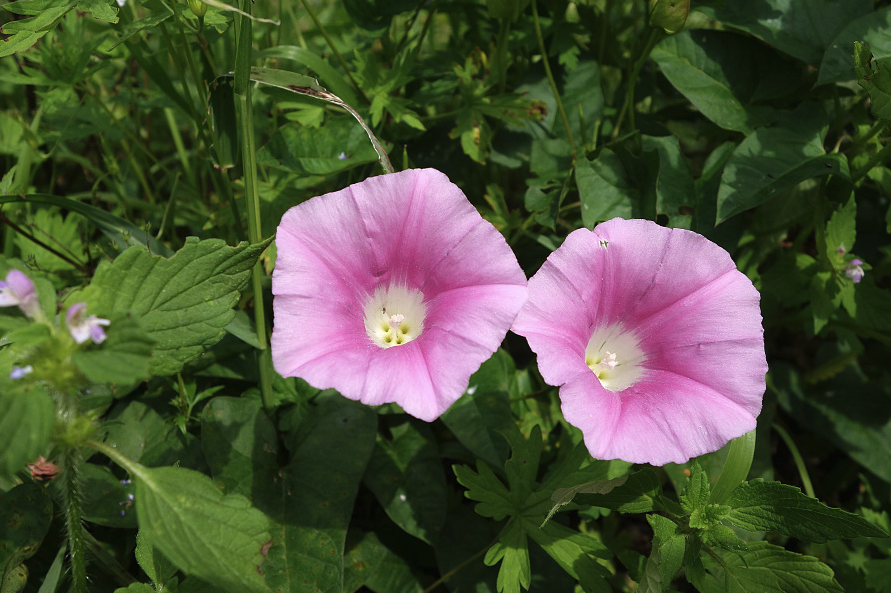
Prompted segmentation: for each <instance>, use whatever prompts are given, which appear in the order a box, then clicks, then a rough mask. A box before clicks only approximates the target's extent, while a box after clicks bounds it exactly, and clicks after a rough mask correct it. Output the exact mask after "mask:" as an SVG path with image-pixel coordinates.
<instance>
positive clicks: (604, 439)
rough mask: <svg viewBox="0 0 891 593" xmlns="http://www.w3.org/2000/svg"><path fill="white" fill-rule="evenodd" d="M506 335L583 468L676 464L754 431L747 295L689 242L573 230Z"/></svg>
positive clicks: (644, 232)
mask: <svg viewBox="0 0 891 593" xmlns="http://www.w3.org/2000/svg"><path fill="white" fill-rule="evenodd" d="M512 329H513V331H514V332H516V333H518V334H520V335H522V336H525V337H526V339H527V340H528V341H529V345H530V346H531V348H532V350H533V351H535V353H536V354H537V355H538V368H539V369H540V370H541V374H542V377H544V379H545V381H547V382H548V383H549V384H551V385H559V386H561V387H560V399H561V402H562V407H563V414H564V416H565V417H566V420H567V421H568V422H569V423H570V424H572V425H573V426H576V427H578V428H580V429H581V431H582V433H583V435H584V438H585V444H586V445H587V447H588V450H589V451H590V452H591V455H593V456H594V457H597V458H600V459H623V460H625V461H630V462H634V463H651V464H653V465H664V464H665V463H669V462H675V463H681V462H684V461H686V460H688V459H690V458H691V457H695V456H698V455H702V454H704V453H708V452H711V451H715V450H717V449H719V448H720V447H722V446H723V445H724V444H726V443H727V442H728V441H729V440H730V439H732V438H734V437H737V436H740V435H742V434H744V433H746V432H748V431H750V430H752V429H753V428H755V418H756V416H757V415H758V413H759V411H760V410H761V399H762V397H763V395H764V388H765V380H764V375H765V373H766V372H767V361H766V358H765V355H764V338H763V329H762V327H761V313H760V310H759V295H758V291H757V290H755V288H754V287H753V286H752V283H751V282H750V281H749V280H748V278H746V277H745V276H744V275H743V274H742V273H740V272H739V271H738V270H737V269H736V266H735V265H734V263H733V260H732V259H731V258H730V256H729V255H728V254H727V252H726V251H724V250H723V249H721V248H720V247H718V246H717V245H715V244H714V243H712V242H710V241H709V240H708V239H706V238H704V237H702V236H700V235H697V234H696V233H692V232H690V231H685V230H681V229H666V228H663V227H660V226H658V225H656V224H655V223H653V222H649V221H645V220H621V219H613V220H610V221H609V222H605V223H603V224H601V225H599V226H598V227H597V228H595V229H594V231H593V232H592V231H589V230H586V229H580V230H577V231H574V232H573V233H571V234H570V235H569V236H568V237H567V238H566V241H565V242H564V243H563V245H562V246H561V247H560V248H559V249H557V251H555V252H554V253H552V254H551V256H550V257H548V259H547V261H546V262H545V264H544V265H543V266H542V267H541V269H540V270H539V271H538V273H536V274H535V276H533V277H532V278H531V279H530V280H529V299H528V301H527V302H526V304H525V305H524V306H523V308H522V310H521V311H520V314H519V315H518V316H517V320H516V321H515V322H514V326H513V328H512Z"/></svg>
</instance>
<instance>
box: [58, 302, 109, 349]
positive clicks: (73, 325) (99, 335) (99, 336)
mask: <svg viewBox="0 0 891 593" xmlns="http://www.w3.org/2000/svg"><path fill="white" fill-rule="evenodd" d="M65 323H66V324H67V325H68V333H69V334H71V337H72V339H73V340H74V341H75V342H77V343H78V344H83V343H84V342H86V341H87V340H89V339H92V340H93V343H95V344H101V343H102V342H104V341H105V330H104V329H102V326H103V325H109V324H110V323H111V322H110V321H109V320H108V319H102V318H101V317H96V316H95V315H90V316H89V317H87V304H86V303H76V304H74V305H71V307H69V309H68V313H67V314H66V315H65Z"/></svg>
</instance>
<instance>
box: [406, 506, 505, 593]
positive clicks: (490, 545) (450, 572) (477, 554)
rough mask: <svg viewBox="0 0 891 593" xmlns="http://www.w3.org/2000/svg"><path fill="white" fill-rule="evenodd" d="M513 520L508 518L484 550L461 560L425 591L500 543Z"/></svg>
mask: <svg viewBox="0 0 891 593" xmlns="http://www.w3.org/2000/svg"><path fill="white" fill-rule="evenodd" d="M513 521H514V518H513V517H511V518H510V519H508V521H507V523H505V524H504V527H502V528H501V531H499V532H498V535H496V536H495V539H493V540H492V541H491V542H489V543H488V544H486V546H485V547H484V548H483V549H482V550H480V551H479V552H477V553H476V554H474V555H473V556H471V557H470V558H467V559H466V560H463V561H461V563H460V564H458V565H457V566H455V567H454V568H452V569H451V570H450V571H448V572H447V573H445V574H444V575H442V576H441V577H439V579H437V580H436V581H435V582H434V583H433V584H432V585H430V586H429V587H427V588H426V589H424V591H423V593H430V592H431V591H433V590H435V589H436V588H437V587H439V586H440V585H441V584H443V583H444V582H446V581H447V580H449V579H450V578H452V577H453V576H455V574H457V573H458V571H460V570H461V569H462V568H464V567H465V566H467V565H469V564H471V563H472V562H473V561H474V560H476V559H477V558H479V557H480V556H482V555H483V554H485V553H486V551H487V550H488V549H489V548H491V547H492V546H494V545H495V544H496V543H498V540H499V539H501V534H503V533H504V531H505V530H506V529H507V528H508V526H509V525H510V524H511V523H513Z"/></svg>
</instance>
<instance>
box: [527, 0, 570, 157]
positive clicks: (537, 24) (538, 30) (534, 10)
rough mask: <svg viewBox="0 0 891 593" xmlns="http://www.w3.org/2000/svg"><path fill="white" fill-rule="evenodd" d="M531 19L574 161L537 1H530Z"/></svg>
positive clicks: (564, 114)
mask: <svg viewBox="0 0 891 593" xmlns="http://www.w3.org/2000/svg"><path fill="white" fill-rule="evenodd" d="M532 18H533V21H534V22H535V36H536V37H537V38H538V51H540V52H541V61H542V63H543V64H544V69H545V74H546V75H547V77H548V83H549V84H550V85H551V92H552V93H553V94H554V99H555V100H556V101H557V110H558V111H559V112H560V117H561V118H562V119H563V126H564V127H565V128H566V136H567V137H568V138H569V145H570V146H571V147H572V152H573V160H575V141H574V140H573V139H572V130H571V129H570V128H569V118H567V117H566V110H565V109H563V101H561V100H560V92H559V91H558V90H557V82H556V81H555V80H554V74H553V73H552V72H551V65H550V64H549V63H548V50H547V49H546V48H545V44H544V37H542V35H541V23H540V22H539V20H538V6H537V0H532Z"/></svg>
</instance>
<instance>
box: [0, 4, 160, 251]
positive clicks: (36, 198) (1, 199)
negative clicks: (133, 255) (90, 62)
mask: <svg viewBox="0 0 891 593" xmlns="http://www.w3.org/2000/svg"><path fill="white" fill-rule="evenodd" d="M7 6H8V5H7ZM28 202H37V203H38V204H49V205H52V206H59V207H60V208H64V209H66V210H70V211H72V212H77V213H78V214H80V215H81V216H83V217H84V218H86V219H87V220H89V221H90V222H92V223H93V224H94V225H96V228H98V229H99V230H100V231H102V233H103V234H104V235H105V236H106V237H108V239H109V240H110V241H111V242H112V243H113V244H114V245H115V247H117V248H118V249H120V250H122V251H123V250H124V249H126V248H127V247H130V246H132V245H142V246H146V245H148V247H149V249H151V250H152V253H157V254H159V255H172V254H173V252H172V251H171V250H170V248H168V247H167V246H166V245H164V244H163V243H160V242H158V241H157V240H156V239H155V238H154V237H152V236H151V235H149V234H147V233H146V232H145V231H144V230H143V229H140V228H139V227H137V226H135V225H132V224H130V223H129V222H127V221H126V220H124V219H123V218H120V217H118V216H115V215H114V214H111V213H110V212H106V211H105V210H102V209H100V208H96V207H94V206H90V205H89V204H84V203H82V202H78V201H77V200H71V199H68V198H62V197H59V196H53V195H50V194H25V195H24V196H15V195H13V196H0V204H8V203H23V204H24V203H28Z"/></svg>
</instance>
